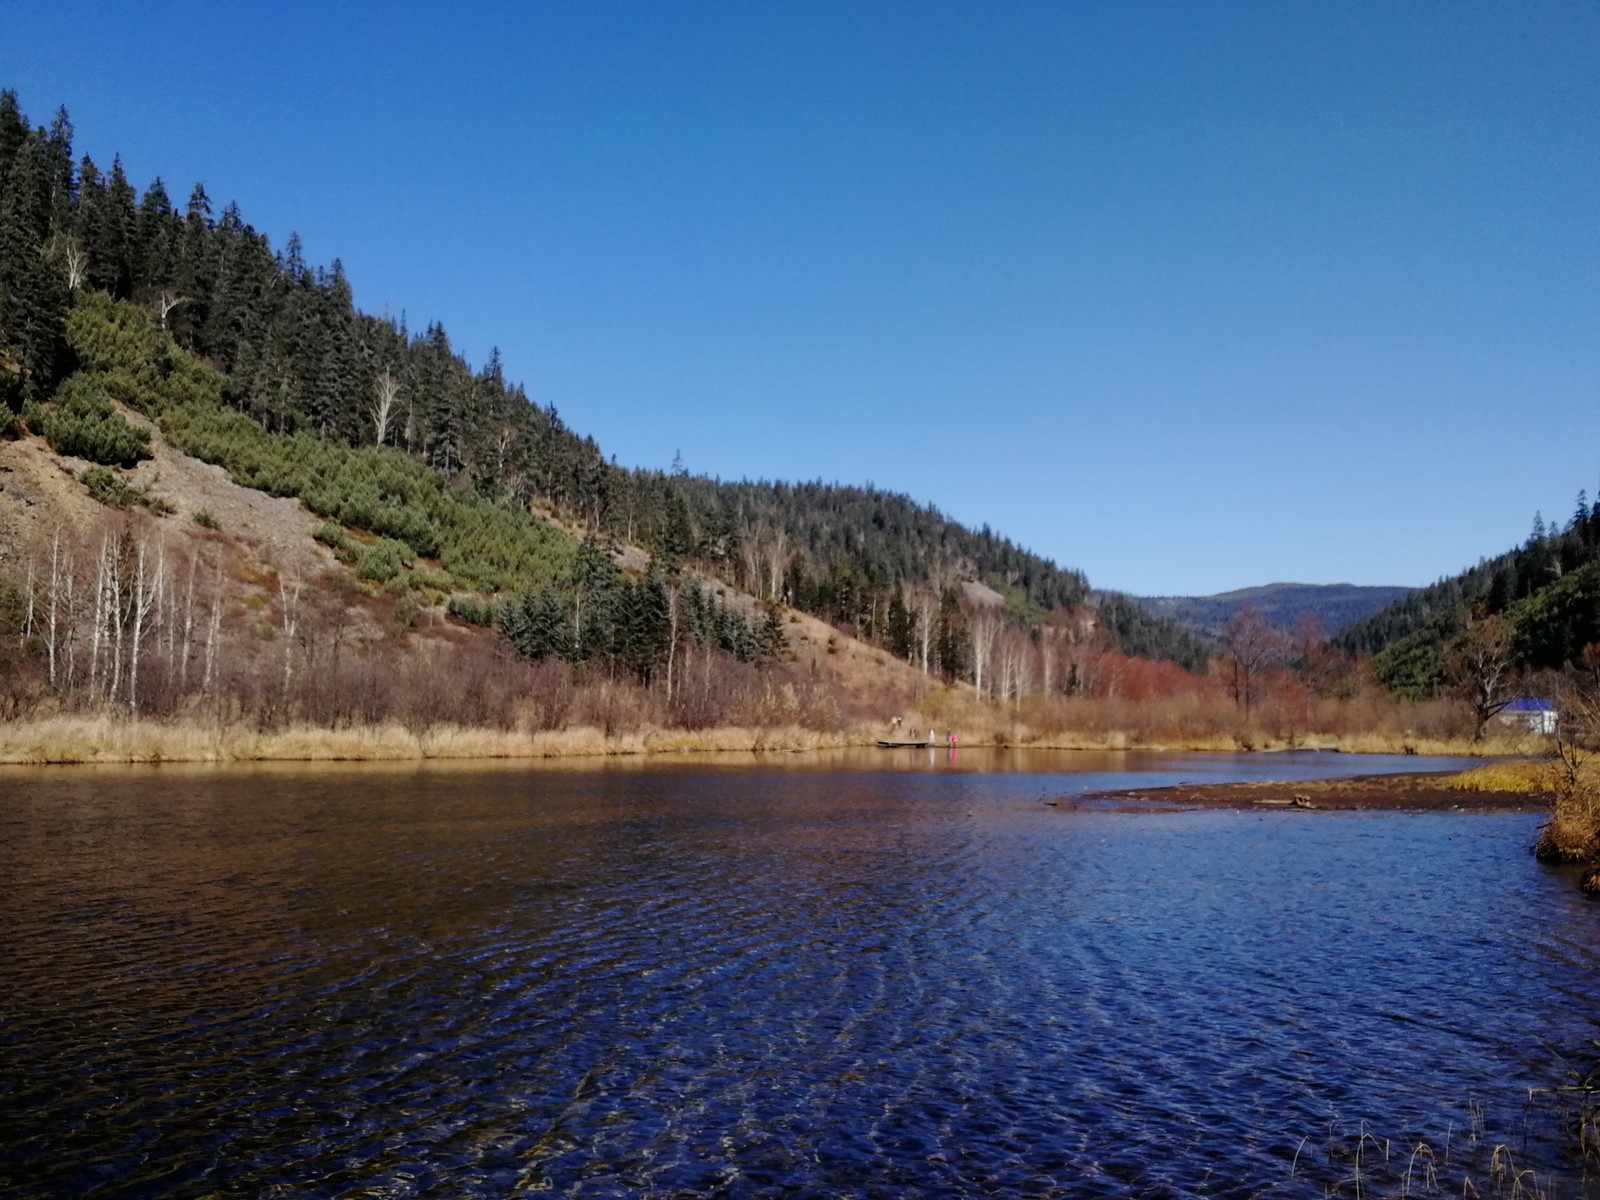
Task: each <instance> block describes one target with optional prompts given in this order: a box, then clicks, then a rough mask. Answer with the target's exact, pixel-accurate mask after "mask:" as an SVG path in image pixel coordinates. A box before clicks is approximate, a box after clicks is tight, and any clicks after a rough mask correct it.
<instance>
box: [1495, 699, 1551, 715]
mask: <svg viewBox="0 0 1600 1200" xmlns="http://www.w3.org/2000/svg"><path fill="white" fill-rule="evenodd" d="M1555 710H1556V706H1555V702H1554V701H1551V700H1513V701H1512V702H1511V703H1510V704H1508V705H1506V711H1507V712H1555Z"/></svg>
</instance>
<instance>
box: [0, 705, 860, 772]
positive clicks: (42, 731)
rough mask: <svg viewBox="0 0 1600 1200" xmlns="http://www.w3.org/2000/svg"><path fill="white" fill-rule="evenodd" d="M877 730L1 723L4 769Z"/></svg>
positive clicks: (635, 750) (569, 753)
mask: <svg viewBox="0 0 1600 1200" xmlns="http://www.w3.org/2000/svg"><path fill="white" fill-rule="evenodd" d="M871 736H872V734H871V731H869V730H866V729H856V730H851V731H848V732H845V733H823V732H818V731H816V730H812V729H804V728H801V727H800V726H797V725H787V726H780V727H776V728H717V729H697V730H683V729H645V730H641V731H637V732H627V733H612V734H607V733H605V732H604V731H603V730H601V729H598V728H594V727H592V726H579V727H575V728H571V729H560V730H546V731H538V732H525V731H520V730H500V729H471V728H463V727H461V726H456V725H436V726H433V727H431V728H428V729H425V730H422V731H420V732H418V731H415V730H412V729H408V728H406V726H404V725H401V724H399V723H397V722H388V723H385V724H381V725H358V726H354V727H351V728H343V729H325V728H317V727H314V726H308V725H296V726H291V727H288V728H285V729H279V730H265V731H263V730H259V729H255V728H252V727H250V726H248V725H237V724H236V725H214V724H205V723H203V722H199V721H192V720H191V721H157V720H145V719H140V718H137V717H131V716H124V715H104V714H102V715H96V716H54V717H40V718H33V719H24V720H18V721H9V722H7V723H5V724H4V725H0V763H8V764H31V765H43V764H49V763H161V762H200V763H207V762H214V763H222V762H273V761H279V762H405V761H414V760H419V759H497V758H500V759H537V758H594V757H603V756H615V755H641V754H701V753H723V752H735V751H740V752H751V751H755V752H789V751H804V750H822V749H832V748H837V747H841V746H850V745H862V744H865V743H868V742H870V740H871Z"/></svg>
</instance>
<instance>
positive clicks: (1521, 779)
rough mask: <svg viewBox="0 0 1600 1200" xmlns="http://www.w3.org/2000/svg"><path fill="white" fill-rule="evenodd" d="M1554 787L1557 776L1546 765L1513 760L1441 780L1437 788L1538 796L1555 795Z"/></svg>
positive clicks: (1526, 760) (1547, 764) (1549, 765)
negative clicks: (1553, 793) (1552, 793)
mask: <svg viewBox="0 0 1600 1200" xmlns="http://www.w3.org/2000/svg"><path fill="white" fill-rule="evenodd" d="M1556 783H1557V778H1556V774H1555V771H1554V770H1553V768H1552V767H1551V764H1550V763H1549V762H1535V761H1531V760H1529V759H1512V760H1508V761H1506V762H1495V763H1489V764H1488V765H1487V766H1482V767H1474V768H1473V769H1472V770H1470V771H1462V772H1461V773H1460V774H1459V775H1451V776H1449V777H1447V778H1445V779H1443V780H1441V781H1440V786H1441V787H1447V788H1450V789H1452V790H1454V791H1458V792H1513V793H1516V794H1517V795H1521V796H1537V795H1541V794H1544V793H1548V792H1552V791H1554V790H1555V787H1556Z"/></svg>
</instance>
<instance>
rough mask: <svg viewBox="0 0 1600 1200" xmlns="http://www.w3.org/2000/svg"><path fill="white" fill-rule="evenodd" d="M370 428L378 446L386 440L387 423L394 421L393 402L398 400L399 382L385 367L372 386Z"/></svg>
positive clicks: (387, 432)
mask: <svg viewBox="0 0 1600 1200" xmlns="http://www.w3.org/2000/svg"><path fill="white" fill-rule="evenodd" d="M372 390H373V402H372V426H373V433H374V434H375V435H376V440H377V443H378V445H380V446H381V445H383V443H384V442H385V441H386V440H388V437H389V422H390V421H391V420H393V419H394V412H395V408H394V406H395V402H396V401H398V400H399V399H400V381H399V380H398V379H396V378H395V377H394V372H392V371H391V370H389V368H388V367H385V368H384V369H383V370H382V371H381V372H380V373H379V375H378V379H377V382H376V383H374V384H373V388H372Z"/></svg>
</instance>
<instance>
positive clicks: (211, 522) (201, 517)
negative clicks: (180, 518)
mask: <svg viewBox="0 0 1600 1200" xmlns="http://www.w3.org/2000/svg"><path fill="white" fill-rule="evenodd" d="M194 523H195V524H196V525H198V526H200V528H201V529H221V528H222V526H221V525H220V524H219V523H218V522H217V519H216V518H215V517H214V516H212V515H211V510H210V509H209V508H200V509H196V510H195V513H194Z"/></svg>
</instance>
